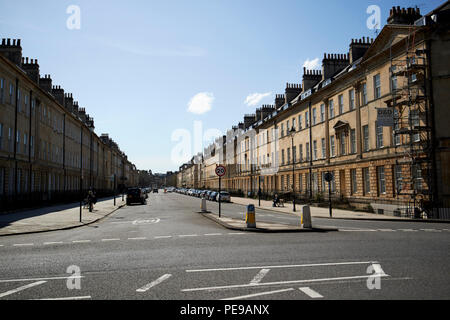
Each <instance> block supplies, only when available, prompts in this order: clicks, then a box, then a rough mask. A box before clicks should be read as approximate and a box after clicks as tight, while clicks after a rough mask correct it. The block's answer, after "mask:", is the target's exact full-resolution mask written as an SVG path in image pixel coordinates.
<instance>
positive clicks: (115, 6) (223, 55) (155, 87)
mask: <svg viewBox="0 0 450 320" xmlns="http://www.w3.org/2000/svg"><path fill="white" fill-rule="evenodd" d="M443 2H444V1H443V0H439V1H436V0H418V1H417V2H414V1H404V0H396V1H390V0H383V1H375V0H370V1H366V0H351V1H350V0H346V1H337V0H336V1H331V0H329V1H323V0H316V1H301V0H279V1H275V0H271V1H266V0H246V1H242V0H241V1H235V0H227V1H221V0H191V1H187V0H179V1H171V0H165V1H152V0H150V1H149V0H146V1H144V0H142V1H137V0H135V1H132V0H130V1H120V2H119V1H114V2H113V1H104V0H96V1H74V0H72V1H51V0H40V1H25V0H15V1H1V2H0V37H1V38H14V39H15V38H20V39H22V48H23V55H24V56H26V57H30V58H37V59H38V60H39V64H40V69H41V75H42V74H50V75H51V76H52V79H53V84H55V85H61V86H62V87H63V88H64V89H65V90H66V92H71V93H73V96H74V99H75V100H77V101H79V104H80V106H82V107H85V108H86V111H87V113H89V114H90V115H91V116H92V117H94V121H95V126H96V130H95V131H96V132H97V134H98V135H100V134H101V133H109V134H110V136H111V137H112V138H113V139H114V140H115V141H116V142H117V143H118V144H119V146H120V148H121V149H122V150H123V151H124V152H125V153H126V154H127V155H128V157H129V160H130V161H132V162H133V163H135V164H136V165H137V167H138V168H139V169H151V170H153V172H165V171H168V170H177V169H178V166H179V165H180V164H181V163H175V162H173V161H172V159H171V153H172V150H173V149H174V148H175V147H176V146H177V145H178V144H179V141H173V140H172V134H173V133H174V131H175V130H177V129H185V130H187V131H189V132H191V134H192V136H193V135H194V121H201V122H202V127H203V131H206V130H207V129H218V130H220V131H222V132H223V133H225V132H226V130H227V129H229V128H231V126H232V125H235V124H237V123H238V122H239V121H242V119H243V116H244V114H246V113H253V112H254V111H255V109H256V108H257V107H260V106H261V104H269V103H270V104H271V103H273V99H274V95H275V94H276V93H284V88H285V84H286V82H290V83H301V75H302V69H303V65H304V63H305V61H307V60H309V61H313V60H314V59H316V58H319V66H318V68H320V64H321V59H322V57H323V54H324V52H327V53H346V52H347V51H348V45H349V43H350V40H351V39H352V38H358V37H362V36H369V37H375V34H374V30H369V29H368V28H367V25H366V21H367V19H368V18H369V16H370V14H368V13H366V10H367V8H368V6H370V5H378V6H379V7H380V8H381V21H382V23H383V25H384V23H385V22H386V19H387V17H388V14H389V9H390V8H391V7H392V6H397V5H398V6H404V7H408V6H415V5H417V6H418V7H419V8H420V9H421V12H422V14H424V13H427V12H429V11H431V10H432V9H434V8H435V7H437V6H438V5H439V4H441V3H443ZM70 5H76V6H78V7H79V8H80V29H73V30H71V29H69V28H67V20H68V19H69V18H70V17H71V14H68V13H67V12H66V10H67V8H68V7H69V6H70ZM190 102H191V103H190ZM255 102H256V103H257V104H256V105H252V104H254V103H255ZM195 112H197V113H195ZM198 112H203V113H201V114H200V113H198ZM192 138H193V137H192ZM206 143H207V142H206V141H205V142H204V147H206ZM192 145H193V146H194V142H192ZM196 145H198V143H196ZM191 149H192V153H197V152H199V151H201V150H200V149H196V150H194V148H193V147H192V148H191Z"/></svg>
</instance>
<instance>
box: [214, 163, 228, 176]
mask: <svg viewBox="0 0 450 320" xmlns="http://www.w3.org/2000/svg"><path fill="white" fill-rule="evenodd" d="M226 172H227V169H225V167H224V166H222V165H219V166H217V167H216V175H218V176H219V177H223V176H224V175H225V173H226Z"/></svg>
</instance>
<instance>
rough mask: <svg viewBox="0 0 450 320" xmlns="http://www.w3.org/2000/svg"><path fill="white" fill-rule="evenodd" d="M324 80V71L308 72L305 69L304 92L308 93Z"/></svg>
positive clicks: (303, 78)
mask: <svg viewBox="0 0 450 320" xmlns="http://www.w3.org/2000/svg"><path fill="white" fill-rule="evenodd" d="M321 80H322V71H320V70H308V69H306V68H305V67H303V77H302V85H303V92H305V91H308V90H309V89H311V88H312V87H314V86H315V85H316V84H318V83H319V82H320V81H321Z"/></svg>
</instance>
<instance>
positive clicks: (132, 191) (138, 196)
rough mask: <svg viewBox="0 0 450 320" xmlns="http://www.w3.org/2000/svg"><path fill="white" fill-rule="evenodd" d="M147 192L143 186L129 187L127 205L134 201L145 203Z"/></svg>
mask: <svg viewBox="0 0 450 320" xmlns="http://www.w3.org/2000/svg"><path fill="white" fill-rule="evenodd" d="M145 199H146V198H145V193H144V191H143V190H142V189H141V188H129V189H128V190H127V205H130V204H132V203H140V204H145V203H146V202H147V201H146V200H145Z"/></svg>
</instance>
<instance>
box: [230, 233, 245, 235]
mask: <svg viewBox="0 0 450 320" xmlns="http://www.w3.org/2000/svg"><path fill="white" fill-rule="evenodd" d="M228 234H229V235H241V234H245V233H244V232H229V233H228Z"/></svg>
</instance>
